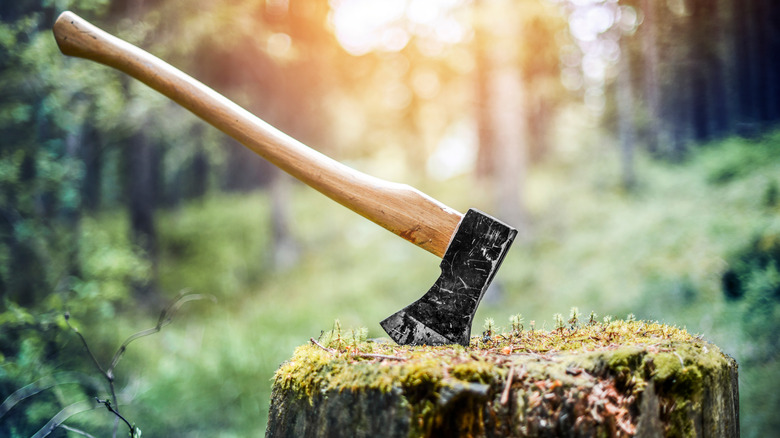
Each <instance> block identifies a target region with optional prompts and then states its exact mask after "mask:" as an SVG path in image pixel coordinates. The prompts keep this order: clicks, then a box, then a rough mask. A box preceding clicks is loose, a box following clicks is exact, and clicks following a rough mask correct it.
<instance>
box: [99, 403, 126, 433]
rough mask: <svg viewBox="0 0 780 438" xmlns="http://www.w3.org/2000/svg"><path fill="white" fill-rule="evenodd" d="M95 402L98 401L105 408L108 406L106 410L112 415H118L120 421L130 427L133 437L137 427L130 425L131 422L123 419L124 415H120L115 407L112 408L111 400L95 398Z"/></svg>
mask: <svg viewBox="0 0 780 438" xmlns="http://www.w3.org/2000/svg"><path fill="white" fill-rule="evenodd" d="M95 401H97V402H98V403H100V404H103V405H105V406H106V408H107V409H108V410H109V412H111V413H112V414H114V415H116V416H117V417H119V419H120V420H122V421H124V422H125V424H126V425H127V427H129V428H130V436H132V435H133V434H134V433H135V426H133V425H132V424H130V422H129V421H127V420H126V419H125V417H123V416H122V414H120V413H119V412H118V411H117V410H116V409H114V407H113V406H111V400H110V399H105V400H101V399H99V398H97V397H95Z"/></svg>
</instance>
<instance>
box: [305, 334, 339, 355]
mask: <svg viewBox="0 0 780 438" xmlns="http://www.w3.org/2000/svg"><path fill="white" fill-rule="evenodd" d="M309 340H310V341H311V343H312V344H314V345H316V346H318V347H320V348H322V349H323V350H325V351H327V352H328V353H338V352H337V351H336V350H334V349H332V348H328V347H326V346H324V345H322V344H320V343H319V342H317V341H316V340H315V339H314V338H309Z"/></svg>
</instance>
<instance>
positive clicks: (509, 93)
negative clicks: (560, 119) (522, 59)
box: [475, 0, 529, 236]
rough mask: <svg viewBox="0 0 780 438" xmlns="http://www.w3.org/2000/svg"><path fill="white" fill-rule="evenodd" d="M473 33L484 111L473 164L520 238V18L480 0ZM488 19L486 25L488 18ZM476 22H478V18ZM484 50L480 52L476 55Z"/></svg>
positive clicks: (524, 136)
mask: <svg viewBox="0 0 780 438" xmlns="http://www.w3.org/2000/svg"><path fill="white" fill-rule="evenodd" d="M477 8H478V10H481V11H480V12H478V14H479V17H480V18H481V19H482V20H480V22H479V23H478V24H477V26H476V30H475V31H476V32H477V33H478V34H480V33H482V34H483V36H482V37H481V38H480V39H479V40H478V41H480V43H479V45H478V46H477V48H476V50H477V51H478V55H477V58H478V59H479V61H480V62H482V63H484V64H483V65H480V66H479V67H480V69H482V70H483V71H482V72H480V73H479V74H478V75H477V79H478V80H480V81H486V83H479V84H477V90H478V97H479V98H480V99H484V100H482V101H481V102H480V104H479V105H478V110H479V111H481V112H483V114H480V115H479V116H478V117H477V120H478V123H480V126H479V131H480V138H479V140H480V144H479V150H478V155H477V157H478V158H477V163H480V166H481V169H480V171H481V172H482V173H479V174H478V177H480V179H482V180H484V181H485V182H486V183H487V185H488V187H489V190H492V191H493V192H494V193H493V199H494V202H493V203H494V208H495V212H496V215H497V216H498V217H499V218H500V219H502V220H504V221H506V222H508V223H510V224H512V225H513V226H515V227H516V228H517V229H518V231H519V233H520V235H521V236H522V235H526V236H527V234H528V223H527V222H528V221H527V218H526V211H525V205H524V200H523V198H522V187H523V184H524V181H525V176H526V164H527V150H528V146H527V141H528V138H529V135H528V127H527V124H526V108H525V93H524V90H523V87H524V84H523V78H522V73H521V69H520V63H519V59H518V53H517V47H518V45H517V40H518V39H519V37H520V34H521V26H520V24H521V23H520V15H519V14H518V13H517V9H516V7H515V6H513V4H511V3H510V2H508V1H504V0H483V1H481V2H479V3H478V4H477ZM488 17H490V18H492V20H491V21H488V20H487V18H488ZM496 17H500V18H501V20H499V21H498V22H496V21H495V18H496ZM478 20H479V19H478ZM482 51H484V53H479V52H482Z"/></svg>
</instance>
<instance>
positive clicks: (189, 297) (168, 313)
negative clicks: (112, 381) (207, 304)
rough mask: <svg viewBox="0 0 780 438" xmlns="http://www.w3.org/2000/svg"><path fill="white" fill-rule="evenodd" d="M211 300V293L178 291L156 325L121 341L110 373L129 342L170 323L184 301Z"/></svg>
mask: <svg viewBox="0 0 780 438" xmlns="http://www.w3.org/2000/svg"><path fill="white" fill-rule="evenodd" d="M206 299H208V300H211V301H216V298H215V297H214V296H213V295H203V294H187V290H183V291H181V292H180V293H179V295H178V296H177V297H176V299H175V300H174V301H173V302H171V304H169V305H168V307H165V308H164V309H163V310H162V311H161V312H160V317H159V318H157V325H155V326H154V327H152V328H149V329H146V330H142V331H140V332H138V333H135V334H133V335H130V336H129V337H128V338H127V339H125V341H124V342H122V345H121V346H120V347H119V349H118V350H117V351H116V353H115V354H114V358H113V359H112V360H111V366H110V367H109V368H108V371H109V372H110V373H113V371H114V369H115V368H116V366H117V364H118V363H119V361H120V360H121V359H122V355H123V354H124V352H125V350H127V346H128V345H130V343H131V342H133V341H135V340H136V339H138V338H143V337H144V336H149V335H153V334H155V333H157V332H159V331H160V330H162V328H163V327H165V326H166V325H168V324H170V323H171V322H172V321H173V317H174V316H176V312H177V311H178V310H179V308H181V306H182V305H184V303H187V302H189V301H196V300H206Z"/></svg>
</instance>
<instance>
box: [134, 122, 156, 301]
mask: <svg viewBox="0 0 780 438" xmlns="http://www.w3.org/2000/svg"><path fill="white" fill-rule="evenodd" d="M125 151H126V159H125V163H126V165H127V173H126V181H125V184H126V187H127V196H128V207H129V208H128V213H129V215H130V233H131V237H132V241H133V243H134V244H135V245H137V246H138V247H139V248H141V250H143V252H144V254H145V256H146V258H147V259H148V260H149V261H150V262H151V264H152V272H153V276H152V279H150V281H149V282H148V283H147V284H136V285H133V287H134V289H135V292H136V294H137V295H138V296H139V298H142V299H150V298H153V292H154V289H155V282H156V278H157V255H158V254H157V229H156V227H155V223H154V211H155V206H156V204H157V196H156V195H157V191H158V189H159V178H158V170H159V168H160V165H159V164H160V154H159V152H158V151H157V149H156V148H155V145H153V144H151V142H150V141H149V139H148V137H147V136H146V135H145V134H144V132H143V127H140V128H139V129H138V130H137V131H136V132H135V133H134V134H133V135H132V136H131V137H130V138H129V139H128V140H127V145H126V148H125ZM150 304H151V303H150Z"/></svg>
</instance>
